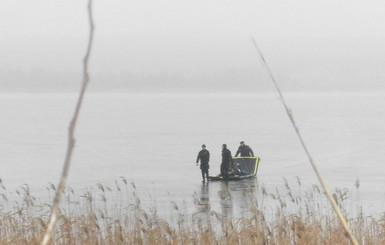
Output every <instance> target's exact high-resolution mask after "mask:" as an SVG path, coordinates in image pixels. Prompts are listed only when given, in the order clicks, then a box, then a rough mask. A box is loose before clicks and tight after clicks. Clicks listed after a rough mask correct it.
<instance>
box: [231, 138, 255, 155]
mask: <svg viewBox="0 0 385 245" xmlns="http://www.w3.org/2000/svg"><path fill="white" fill-rule="evenodd" d="M240 144H241V145H240V146H239V147H238V150H237V153H236V154H235V157H237V156H238V155H239V153H241V157H254V152H253V150H252V149H251V148H250V146H248V145H245V142H243V141H241V143H240Z"/></svg>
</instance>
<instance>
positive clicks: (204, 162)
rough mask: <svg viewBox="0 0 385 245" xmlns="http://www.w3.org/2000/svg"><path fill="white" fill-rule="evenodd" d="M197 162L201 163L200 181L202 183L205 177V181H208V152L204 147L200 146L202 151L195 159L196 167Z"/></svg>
mask: <svg viewBox="0 0 385 245" xmlns="http://www.w3.org/2000/svg"><path fill="white" fill-rule="evenodd" d="M199 160H200V161H201V165H200V169H201V172H202V179H203V182H205V177H206V179H207V180H209V168H210V165H209V161H210V152H209V151H208V150H206V145H202V150H201V151H199V153H198V157H197V166H198V162H199Z"/></svg>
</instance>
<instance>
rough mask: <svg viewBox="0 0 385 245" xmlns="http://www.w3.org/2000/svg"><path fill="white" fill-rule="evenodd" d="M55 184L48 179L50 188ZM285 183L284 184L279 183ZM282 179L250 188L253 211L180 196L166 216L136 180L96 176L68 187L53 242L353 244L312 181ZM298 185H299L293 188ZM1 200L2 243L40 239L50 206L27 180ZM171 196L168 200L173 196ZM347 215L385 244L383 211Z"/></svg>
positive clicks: (360, 233)
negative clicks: (188, 208)
mask: <svg viewBox="0 0 385 245" xmlns="http://www.w3.org/2000/svg"><path fill="white" fill-rule="evenodd" d="M54 189H56V188H55V186H54V185H52V184H50V186H49V187H48V190H49V192H52V191H54ZM282 189H283V191H282ZM303 189H304V188H303V187H302V186H301V183H300V181H298V183H297V184H295V186H294V188H293V187H292V186H290V184H289V183H288V181H286V180H285V182H284V188H281V191H275V192H274V193H268V192H267V191H266V189H265V188H263V186H259V187H258V188H257V189H256V190H254V191H252V190H250V193H251V194H252V195H251V196H250V199H251V202H250V203H251V205H250V206H249V210H248V213H247V214H245V215H242V216H240V217H237V218H235V217H229V216H226V215H225V214H223V213H221V212H216V211H213V210H211V211H210V210H209V209H202V207H201V206H200V200H192V201H193V203H195V204H196V207H197V211H196V212H195V213H187V212H185V211H182V210H184V209H183V208H182V207H181V206H179V205H178V204H177V203H175V202H171V203H170V205H171V206H172V208H173V214H172V216H173V217H171V218H172V220H174V222H170V221H166V220H165V219H164V217H161V216H160V215H158V211H159V210H157V209H156V208H154V207H153V208H148V207H143V206H142V204H141V201H140V199H139V197H138V196H137V195H136V188H135V185H134V184H133V183H131V185H130V184H129V183H127V182H126V181H125V179H122V180H120V181H116V182H115V186H114V187H109V186H105V185H102V184H97V185H96V187H95V188H90V189H89V190H87V191H85V192H84V193H83V194H80V195H78V194H77V193H76V192H75V191H74V190H73V189H71V188H67V189H66V190H65V191H64V193H63V195H64V200H65V201H64V200H63V203H62V204H61V206H60V209H59V214H58V219H57V223H56V226H55V227H54V229H53V233H52V243H53V244H149V245H151V244H157V245H159V244H264V245H268V244H298V245H300V244H325V245H326V244H336V245H338V244H350V240H349V237H348V236H347V234H346V232H345V231H344V229H343V228H342V227H341V226H340V224H339V221H338V219H337V218H336V217H335V215H334V214H333V211H332V209H330V206H329V204H328V203H327V202H326V203H325V200H324V198H323V195H324V193H322V192H321V191H320V188H319V187H318V186H316V185H314V186H313V187H312V188H309V189H307V190H303ZM293 190H294V191H293ZM1 196H2V202H1V204H2V205H1V206H0V227H1V229H0V245H2V244H39V242H40V240H41V239H42V237H43V235H44V231H45V227H46V225H47V224H46V220H47V217H48V216H49V213H50V209H51V206H50V205H49V204H46V203H40V202H39V199H37V198H35V197H33V196H32V195H31V193H30V191H29V188H28V186H27V185H23V186H21V187H20V188H19V189H18V190H17V192H16V194H14V195H12V194H7V193H4V192H2V193H1ZM349 197H350V191H348V190H347V189H336V190H335V198H336V200H337V202H338V203H339V205H341V207H344V206H349V205H347V204H348V202H349ZM170 201H171V200H170ZM358 209H359V212H358V213H357V214H356V215H352V212H351V211H350V210H345V209H344V215H345V217H346V218H347V222H348V223H349V225H350V227H351V228H352V230H353V232H354V233H355V234H357V237H358V240H359V243H360V244H385V239H384V237H385V236H384V235H385V222H384V218H385V214H381V215H378V217H376V216H373V215H365V214H364V213H363V211H362V209H360V208H359V207H358Z"/></svg>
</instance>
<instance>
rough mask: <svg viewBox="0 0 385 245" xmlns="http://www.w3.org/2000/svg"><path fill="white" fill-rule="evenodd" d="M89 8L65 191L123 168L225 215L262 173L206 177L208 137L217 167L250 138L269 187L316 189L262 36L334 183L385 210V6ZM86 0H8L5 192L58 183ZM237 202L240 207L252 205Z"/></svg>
mask: <svg viewBox="0 0 385 245" xmlns="http://www.w3.org/2000/svg"><path fill="white" fill-rule="evenodd" d="M93 2H94V9H93V10H94V19H95V25H96V29H95V39H94V46H93V50H92V53H91V59H90V66H89V71H90V76H91V82H90V85H89V90H88V94H86V97H85V103H84V107H83V108H84V111H82V112H81V115H80V118H81V119H80V121H79V128H78V129H77V132H76V134H77V135H76V136H77V139H78V141H77V145H76V149H75V157H74V162H73V166H72V168H71V173H70V179H69V185H72V186H76V187H78V188H79V189H81V190H84V188H87V186H91V185H95V184H96V183H97V182H101V183H107V184H113V183H114V180H115V179H119V178H120V177H121V176H125V177H127V179H129V180H132V181H134V182H136V183H137V186H138V189H139V190H141V191H142V192H141V193H142V194H143V196H142V197H143V198H144V199H145V200H147V199H146V198H148V195H152V196H153V198H155V199H156V200H158V201H159V202H157V203H158V204H159V205H164V204H165V203H167V204H168V202H169V201H170V199H172V198H176V199H177V200H178V201H182V200H187V201H191V199H190V198H191V195H192V194H193V193H198V194H197V195H199V193H202V196H203V198H207V196H208V197H209V199H210V201H211V203H212V205H213V209H220V208H221V207H228V206H229V204H228V203H223V202H225V201H226V200H223V199H221V197H220V193H222V191H223V189H226V190H228V188H230V190H231V191H233V195H234V196H242V195H243V194H244V192H246V193H248V191H245V190H249V189H247V188H249V187H250V188H251V189H252V190H253V191H254V190H256V189H257V190H260V189H258V187H259V186H258V183H257V181H253V182H251V183H241V184H234V185H232V186H230V187H229V186H225V185H223V183H215V184H212V185H210V186H209V187H207V186H204V185H203V186H202V184H201V183H200V173H199V170H198V169H197V168H196V166H195V158H196V154H197V150H199V146H200V145H201V144H202V143H205V144H206V145H207V146H208V148H209V150H210V151H211V152H212V154H213V158H212V168H211V170H210V171H212V172H211V173H212V174H216V173H217V172H219V170H218V166H219V162H220V146H221V144H223V143H227V144H228V145H229V146H230V147H231V150H232V151H233V153H234V152H235V151H236V148H237V146H238V142H239V141H240V140H245V141H246V142H248V144H250V146H252V147H253V149H254V151H255V152H257V154H258V155H260V156H261V158H262V164H261V168H260V171H259V173H258V182H259V183H263V184H264V185H265V186H266V187H267V188H268V190H270V191H272V192H274V190H275V188H276V187H277V186H280V184H281V183H282V179H283V178H287V179H289V181H293V180H294V179H296V176H298V177H300V178H301V179H302V180H303V184H304V188H306V187H311V186H312V185H313V184H314V183H317V181H316V179H315V176H314V174H313V172H312V170H311V168H310V165H309V164H308V162H307V159H306V157H305V155H304V153H303V150H302V148H301V147H300V145H299V142H298V139H297V136H296V135H295V134H294V131H293V128H292V126H291V125H290V124H289V121H288V119H287V116H286V114H285V113H284V110H283V108H282V104H281V102H280V100H279V99H278V96H277V94H276V91H275V88H274V86H273V85H272V83H271V80H270V77H269V76H268V73H267V71H266V69H265V67H264V65H263V63H262V62H261V58H260V57H259V55H258V53H257V52H256V50H255V49H254V47H253V45H252V42H251V37H253V38H255V40H256V42H257V43H258V45H259V47H260V49H261V50H262V52H263V54H264V57H265V58H266V61H267V63H268V64H269V66H270V68H271V70H272V72H273V74H274V76H275V78H276V80H277V82H278V84H279V86H280V88H281V89H282V91H283V94H284V96H285V97H286V98H287V100H288V104H289V107H290V109H291V110H292V111H293V113H294V116H295V118H296V120H297V122H298V126H299V128H300V131H301V133H303V136H304V138H305V139H306V142H307V143H308V144H309V149H310V150H311V152H312V153H313V156H314V158H315V160H316V161H317V162H318V163H319V164H320V168H321V170H322V173H323V174H325V178H326V180H327V181H328V183H329V184H330V185H331V187H332V188H334V187H348V188H353V189H354V187H353V186H354V182H355V181H356V180H357V179H359V180H360V181H361V188H360V190H359V191H357V192H355V193H356V194H358V195H356V196H354V197H352V200H353V204H351V205H352V206H354V207H355V206H356V202H357V203H364V205H365V207H367V208H368V210H375V211H381V210H382V209H383V206H384V203H385V196H384V195H385V194H384V193H383V191H382V190H383V187H384V185H385V182H384V181H383V176H384V168H383V164H382V163H383V160H384V154H383V149H384V142H385V138H384V125H385V117H384V116H383V112H382V109H383V108H384V106H385V102H384V97H385V96H384V91H385V83H384V80H385V69H384V67H385V47H384V43H385V32H384V30H385V15H384V13H383V11H384V9H385V2H383V1H379V0H375V1H369V2H363V1H359V0H342V1H338V2H336V1H332V0H325V1H317V0H310V1H308V0H293V1H284V0H276V1H251V0H241V1H228V0H225V1H219V0H212V1H203V0H195V1H190V0H189V1H177V0H169V1H157V0H144V1H125V0H114V1H98V0H94V1H93ZM86 4H87V1H85V0H68V1H64V2H55V1H30V0H18V1H1V2H0V33H1V35H0V92H1V93H0V102H1V103H0V109H1V110H0V111H2V112H3V114H4V115H5V116H3V117H2V119H1V120H0V128H1V130H0V138H1V139H2V142H1V143H0V146H1V152H2V153H1V159H0V161H1V163H0V174H1V175H0V178H1V179H2V180H3V182H4V184H5V186H7V187H8V188H9V189H7V190H6V191H7V192H14V190H15V188H17V186H19V185H21V184H23V183H27V184H29V185H30V186H31V188H32V189H33V191H35V193H37V195H39V196H40V197H43V196H45V194H46V186H47V184H48V183H56V181H57V179H58V177H59V174H60V170H61V164H62V157H63V154H64V150H65V145H66V136H67V128H68V124H69V120H70V117H71V115H72V110H73V106H74V103H75V100H76V95H77V94H76V92H77V91H78V90H79V88H80V83H81V79H82V58H83V55H84V53H85V49H86V44H87V38H88V22H87V21H88V20H87V12H86ZM85 176H86V177H85ZM249 194H250V193H249ZM171 197H172V198H171ZM235 199H237V200H236V201H235V203H233V204H232V205H233V207H234V208H235V209H237V208H239V207H241V206H242V205H244V201H245V199H242V197H239V198H235ZM147 201H148V200H147ZM222 204H223V205H222ZM221 205H222V206H221ZM357 205H359V204H357ZM187 206H188V209H192V208H194V206H193V204H191V203H190V204H188V205H187ZM245 206H247V205H245ZM163 210H164V209H163ZM239 212H242V210H241V211H239Z"/></svg>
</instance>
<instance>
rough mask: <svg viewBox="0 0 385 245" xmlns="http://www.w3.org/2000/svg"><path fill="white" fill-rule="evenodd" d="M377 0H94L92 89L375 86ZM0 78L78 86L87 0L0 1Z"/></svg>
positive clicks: (13, 84) (378, 71)
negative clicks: (268, 74) (268, 70)
mask: <svg viewBox="0 0 385 245" xmlns="http://www.w3.org/2000/svg"><path fill="white" fill-rule="evenodd" d="M383 9H385V3H384V2H382V1H370V2H362V1H358V0H353V1H348V0H343V1H338V2H335V1H331V0H327V1H313V0H312V1H304V0H295V1H290V2H287V1H279V0H277V1H265V2H263V1H249V0H242V1H237V2H232V1H218V0H213V1H209V2H207V1H201V0H200V1H176V0H170V1H167V2H159V1H155V0H145V1H123V0H115V1H107V2H106V1H94V17H95V25H96V32H95V43H94V49H93V52H92V57H91V65H90V69H91V76H92V80H93V83H92V85H91V86H90V90H92V91H105V90H107V89H108V90H112V91H121V90H128V91H132V90H141V91H148V90H152V91H170V90H176V91H181V90H182V91H192V90H199V91H202V90H203V91H219V90H222V91H223V90H227V91H234V90H238V91H249V90H250V89H251V90H252V91H271V89H272V87H271V84H270V82H269V79H268V77H266V73H265V70H264V68H263V66H261V63H260V58H259V56H258V55H257V53H256V52H255V50H254V48H253V46H252V44H251V41H250V37H251V36H252V37H254V38H255V39H256V41H257V43H258V45H259V46H260V48H261V49H262V51H263V53H264V55H265V57H266V60H267V61H268V63H269V65H270V66H271V69H272V71H273V73H274V74H275V76H276V77H277V80H278V81H279V82H280V84H281V86H282V88H284V89H285V90H344V91H346V90H348V91H352V90H353V91H354V90H378V89H382V90H383V89H384V85H383V80H384V78H385V71H384V69H383V67H384V65H385V52H384V51H385V49H384V47H383V43H384V41H385V33H384V32H383V30H384V29H385V16H384V15H383V11H382V10H383ZM0 20H1V21H0V31H1V33H2V34H1V36H0V43H1V44H2V45H1V47H0V73H1V77H2V79H1V80H0V85H1V87H2V88H3V89H4V90H10V91H20V90H27V91H31V90H33V91H45V90H59V91H68V90H71V91H77V89H78V82H79V77H80V75H81V74H80V72H81V58H82V56H83V54H84V52H85V45H86V40H87V37H88V36H87V33H88V26H87V16H86V1H84V0H82V1H78V0H69V1H65V2H62V3H55V2H47V1H28V0H19V1H2V2H1V5H0Z"/></svg>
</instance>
